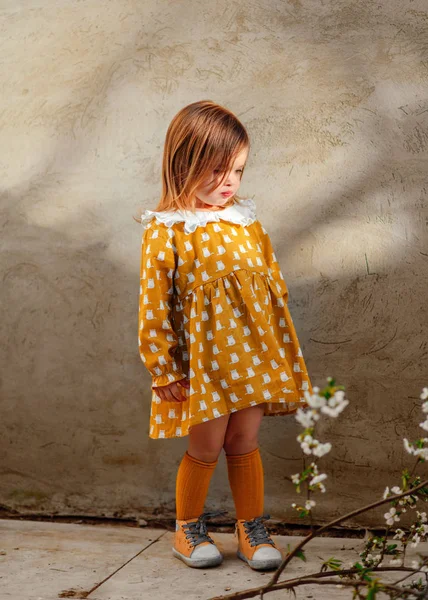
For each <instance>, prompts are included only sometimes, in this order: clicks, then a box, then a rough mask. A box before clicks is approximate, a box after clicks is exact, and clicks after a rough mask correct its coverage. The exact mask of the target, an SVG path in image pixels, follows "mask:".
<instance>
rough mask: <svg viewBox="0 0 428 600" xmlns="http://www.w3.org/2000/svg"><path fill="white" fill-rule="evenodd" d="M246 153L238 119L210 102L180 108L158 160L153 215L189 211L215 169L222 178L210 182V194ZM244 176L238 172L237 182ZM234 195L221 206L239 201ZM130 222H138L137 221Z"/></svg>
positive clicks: (246, 143) (247, 144)
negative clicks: (159, 188) (159, 176)
mask: <svg viewBox="0 0 428 600" xmlns="http://www.w3.org/2000/svg"><path fill="white" fill-rule="evenodd" d="M245 149H248V150H249V149H250V140H249V137H248V134H247V131H246V129H245V127H244V126H243V125H242V123H241V122H240V121H239V119H238V118H237V117H236V116H235V115H234V114H233V113H232V112H231V111H230V110H227V109H226V108H224V107H222V106H220V105H219V104H216V103H215V102H213V101H212V100H200V101H198V102H193V103H192V104H189V105H187V106H185V107H184V108H182V109H181V110H180V111H179V112H178V113H177V114H176V115H175V117H174V118H173V119H172V121H171V123H170V125H169V127H168V130H167V133H166V138H165V145H164V151H163V160H162V195H161V198H160V201H159V203H158V205H157V207H156V208H155V211H157V212H160V211H175V210H179V209H181V210H183V209H184V210H190V211H192V212H194V210H195V205H196V196H195V191H196V190H197V189H198V188H199V187H200V186H201V184H202V182H203V181H204V180H205V179H206V178H207V177H208V176H210V175H211V173H212V171H213V170H214V169H217V170H218V172H219V174H220V175H223V177H222V179H221V181H220V183H217V182H216V181H215V180H213V185H212V187H211V188H210V189H209V190H208V192H209V193H210V192H212V191H213V190H214V189H216V188H217V187H218V186H220V185H221V184H222V183H223V181H224V180H225V178H226V176H227V173H228V172H229V171H230V169H231V168H232V166H233V162H234V160H235V159H236V156H237V155H238V154H239V153H240V152H241V151H242V150H245ZM243 172H244V168H243V169H242V173H241V179H242V175H243ZM241 199H242V198H241V196H238V195H237V194H235V195H234V196H232V197H231V198H229V200H228V202H227V203H226V204H224V205H223V206H230V205H233V204H234V202H235V200H238V201H239V200H241ZM134 219H135V220H136V221H138V222H141V221H140V219H139V218H138V219H136V218H135V217H134Z"/></svg>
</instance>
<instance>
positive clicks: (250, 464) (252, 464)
mask: <svg viewBox="0 0 428 600" xmlns="http://www.w3.org/2000/svg"><path fill="white" fill-rule="evenodd" d="M226 460H227V472H228V477H229V483H230V488H231V490H232V496H233V501H234V503H235V509H236V518H237V519H245V520H250V519H254V517H260V516H261V515H262V514H263V505H264V473H263V464H262V459H261V456H260V451H259V448H256V449H255V450H252V451H251V452H247V453H246V454H226Z"/></svg>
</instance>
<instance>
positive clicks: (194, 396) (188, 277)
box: [139, 100, 312, 570]
mask: <svg viewBox="0 0 428 600" xmlns="http://www.w3.org/2000/svg"><path fill="white" fill-rule="evenodd" d="M249 149H250V143H249V138H248V135H247V132H246V130H245V128H244V126H243V125H242V124H241V122H240V121H239V120H238V119H237V117H236V116H235V115H234V114H233V113H231V112H230V111H229V110H227V109H225V108H223V107H221V106H219V105H217V104H215V103H214V102H212V101H208V100H207V101H201V102H194V103H192V104H190V105H189V106H186V107H185V108H183V109H182V110H181V111H180V112H179V113H178V114H177V115H176V116H175V117H174V119H173V120H172V122H171V124H170V126H169V128H168V131H167V134H166V140H165V146H164V154H163V164H162V187H163V190H162V198H161V200H160V202H159V205H158V206H157V209H156V211H151V210H146V211H144V213H143V215H142V218H141V222H142V224H143V226H144V231H143V240H142V255H141V273H140V302H139V351H140V355H141V359H142V361H143V363H144V364H145V366H146V367H147V369H148V371H149V372H150V374H151V375H152V390H153V393H152V401H151V412H150V430H149V437H151V438H155V439H159V438H174V437H175V438H177V437H183V436H188V449H187V451H186V452H185V454H184V456H183V457H182V460H181V463H180V465H179V468H178V473H177V479H176V517H177V518H176V532H175V538H174V546H173V548H172V551H173V554H174V556H176V557H178V558H179V559H181V560H182V561H184V563H185V564H186V565H188V566H190V567H207V566H214V565H218V564H220V563H221V562H222V560H223V555H222V553H221V552H220V551H219V549H218V548H217V546H216V545H215V542H214V540H213V539H212V538H211V537H210V536H209V535H208V531H207V527H206V519H207V518H208V517H210V516H215V515H218V514H224V511H220V512H203V509H204V505H205V498H206V495H207V492H208V487H209V483H210V480H211V477H212V474H213V472H214V468H215V466H216V464H217V462H218V456H219V454H220V452H221V450H222V448H223V449H224V451H225V454H226V460H227V469H228V479H229V482H230V486H231V490H232V495H233V500H234V504H235V509H236V524H235V535H236V537H237V543H238V556H239V558H241V559H242V560H244V561H245V562H246V563H247V564H248V565H249V566H250V567H252V568H253V569H263V570H264V569H270V568H276V567H278V565H279V564H280V563H281V561H282V555H281V552H280V550H279V549H278V548H277V546H276V545H275V543H274V541H273V540H272V539H271V537H270V534H269V532H268V530H267V527H266V525H265V524H264V523H263V522H262V520H265V519H269V518H270V517H269V515H264V514H263V512H264V511H263V504H264V472H263V465H262V460H261V456H260V452H259V447H258V430H259V426H260V422H261V419H262V417H263V415H268V416H272V415H290V414H293V413H295V412H296V410H297V408H298V407H303V408H305V407H307V404H306V402H305V401H304V399H305V396H304V392H305V390H307V391H308V392H309V393H310V394H312V386H311V382H310V379H309V376H308V373H307V369H306V365H305V361H304V358H303V355H302V351H301V349H300V346H299V341H298V338H297V335H296V331H295V328H294V325H293V320H292V318H291V315H290V313H289V310H288V306H287V301H288V289H287V286H286V283H285V281H284V278H283V275H282V273H281V270H280V267H279V264H278V261H277V259H276V256H275V253H274V251H273V248H272V245H271V241H270V238H269V235H268V233H267V231H266V230H265V229H264V227H263V226H262V225H261V223H260V222H259V221H258V219H257V216H256V205H255V203H254V202H253V200H251V199H248V198H247V199H243V198H241V197H239V196H238V195H237V191H238V189H239V186H240V183H241V179H242V173H243V171H244V168H245V164H246V161H247V158H248V153H249Z"/></svg>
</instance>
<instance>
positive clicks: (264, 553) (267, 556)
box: [252, 546, 282, 561]
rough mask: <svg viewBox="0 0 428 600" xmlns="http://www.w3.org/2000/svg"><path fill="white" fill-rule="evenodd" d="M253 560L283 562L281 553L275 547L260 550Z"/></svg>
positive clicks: (255, 553)
mask: <svg viewBox="0 0 428 600" xmlns="http://www.w3.org/2000/svg"><path fill="white" fill-rule="evenodd" d="M252 559H253V560H257V561H258V560H282V555H281V552H280V551H279V550H278V549H277V548H274V547H273V546H262V547H261V548H258V549H257V550H256V551H255V552H254V554H253V557H252Z"/></svg>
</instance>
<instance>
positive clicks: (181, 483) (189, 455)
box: [176, 415, 230, 520]
mask: <svg viewBox="0 0 428 600" xmlns="http://www.w3.org/2000/svg"><path fill="white" fill-rule="evenodd" d="M229 417H230V415H223V416H222V417H218V418H217V419H212V420H210V421H206V422H204V423H200V424H199V425H195V426H194V427H191V428H190V430H189V435H188V438H189V439H188V449H187V451H186V452H185V454H184V456H183V458H182V460H181V463H180V465H179V467H178V472H177V479H176V513H177V517H176V518H177V519H178V520H189V519H194V518H197V517H199V516H200V515H201V514H202V513H203V510H204V505H205V499H206V496H207V493H208V488H209V484H210V481H211V477H212V474H213V473H214V469H215V467H216V465H217V462H218V456H219V454H220V452H221V449H222V447H223V443H224V436H225V431H226V428H227V423H228V420H229Z"/></svg>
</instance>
